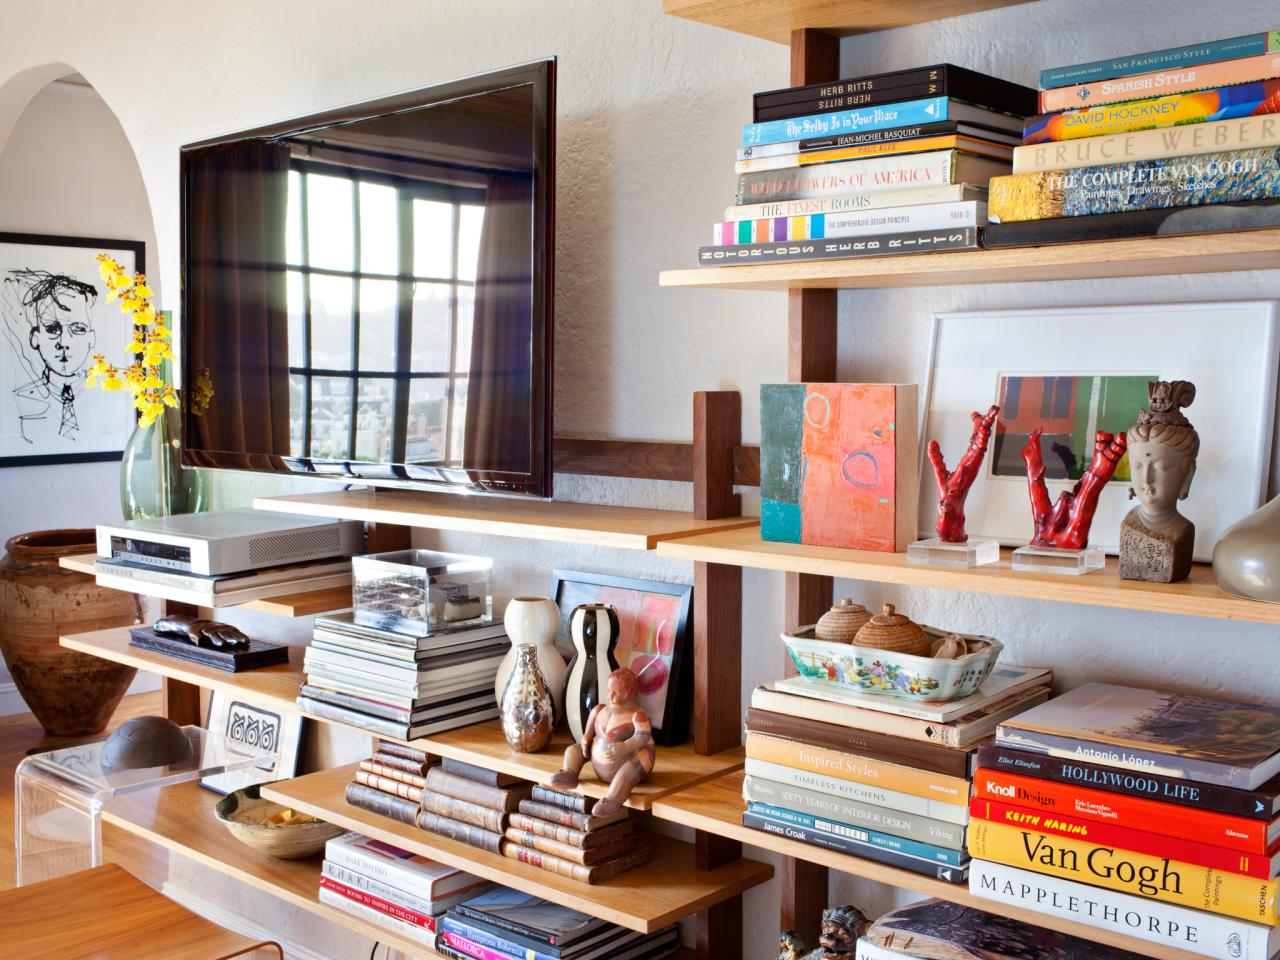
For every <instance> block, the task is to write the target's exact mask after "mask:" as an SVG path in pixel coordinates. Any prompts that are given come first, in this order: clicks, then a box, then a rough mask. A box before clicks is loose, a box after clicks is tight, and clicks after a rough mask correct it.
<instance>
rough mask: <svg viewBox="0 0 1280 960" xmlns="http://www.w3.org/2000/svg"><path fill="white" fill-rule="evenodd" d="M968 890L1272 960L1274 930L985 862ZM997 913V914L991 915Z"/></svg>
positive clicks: (1225, 953) (977, 863) (1117, 928)
mask: <svg viewBox="0 0 1280 960" xmlns="http://www.w3.org/2000/svg"><path fill="white" fill-rule="evenodd" d="M969 892H970V893H972V894H973V895H974V896H975V897H982V898H983V899H985V900H991V901H993V902H995V903H1002V904H1006V905H1009V906H1015V907H1025V908H1027V909H1029V910H1038V911H1040V912H1041V913H1045V914H1048V915H1049V916H1051V917H1057V918H1059V919H1060V920H1073V921H1075V922H1077V923H1082V924H1084V925H1085V926H1089V927H1094V928H1097V929H1099V930H1109V931H1111V932H1112V933H1120V934H1124V935H1125V936H1129V937H1136V938H1137V939H1139V940H1144V941H1146V942H1148V943H1158V944H1160V945H1162V946H1166V947H1172V948H1174V949H1176V950H1185V951H1187V952H1189V953H1196V954H1201V955H1204V956H1208V957H1214V958H1217V960H1270V958H1271V956H1272V954H1273V953H1274V952H1275V947H1276V946H1277V945H1280V944H1277V943H1276V937H1275V936H1274V934H1275V931H1276V929H1277V928H1274V927H1268V926H1266V925H1264V924H1260V923H1249V922H1248V921H1245V920H1237V919H1234V918H1231V917H1224V916H1219V915H1217V914H1213V913H1205V912H1204V911H1201V910H1192V909H1190V908H1188V907H1180V906H1177V905H1176V904H1172V903H1167V902H1165V901H1164V900H1157V899H1152V898H1151V897H1135V896H1132V895H1130V894H1127V893H1117V892H1115V891H1113V890H1103V889H1100V888H1096V887H1087V886H1085V885H1083V884H1080V883H1076V882H1074V881H1072V880H1060V879H1059V878H1057V877H1051V876H1046V875H1044V874H1041V873H1032V872H1031V871H1029V870H1019V869H1017V868H1016V867H1010V866H1006V865H1005V864H1002V863H992V862H989V861H986V860H977V859H974V860H971V861H969ZM993 912H995V913H998V912H999V911H998V910H997V911H993Z"/></svg>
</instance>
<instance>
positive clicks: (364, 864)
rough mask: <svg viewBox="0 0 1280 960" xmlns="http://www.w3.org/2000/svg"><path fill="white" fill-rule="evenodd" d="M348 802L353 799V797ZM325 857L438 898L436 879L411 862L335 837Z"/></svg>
mask: <svg viewBox="0 0 1280 960" xmlns="http://www.w3.org/2000/svg"><path fill="white" fill-rule="evenodd" d="M353 786H354V784H353ZM347 802H348V803H350V802H351V800H350V798H348V800H347ZM352 806H359V804H352ZM365 809H368V808H365ZM339 839H341V838H339ZM324 859H325V863H327V864H328V863H331V864H333V865H335V866H337V867H341V868H343V869H345V870H348V871H350V872H351V873H354V874H359V875H360V876H364V877H368V878H369V879H371V880H377V881H379V882H381V883H384V884H386V885H387V886H389V887H392V888H394V889H395V890H397V891H399V890H414V891H416V892H417V894H418V896H420V897H425V898H426V899H427V900H428V901H431V900H434V899H438V895H437V893H436V881H435V879H434V878H433V877H430V876H424V875H423V874H422V873H421V872H420V871H417V870H414V869H413V867H412V866H411V865H410V864H409V863H401V862H400V861H397V860H388V859H384V858H382V857H377V856H374V855H372V854H369V853H367V852H365V851H364V850H362V849H360V848H359V847H352V846H350V845H348V844H346V843H336V842H334V841H333V840H330V841H329V842H328V843H327V844H325V848H324ZM427 912H428V913H430V912H433V911H427Z"/></svg>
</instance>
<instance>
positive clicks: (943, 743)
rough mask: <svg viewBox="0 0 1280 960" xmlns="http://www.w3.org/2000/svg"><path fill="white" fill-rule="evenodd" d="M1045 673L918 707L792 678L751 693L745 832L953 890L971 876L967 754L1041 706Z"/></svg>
mask: <svg viewBox="0 0 1280 960" xmlns="http://www.w3.org/2000/svg"><path fill="white" fill-rule="evenodd" d="M1050 679H1051V677H1050V673H1049V671H1048V670H1044V669H1039V668H1029V667H997V668H996V669H995V670H994V671H993V672H992V674H991V676H990V677H988V679H987V680H986V682H985V683H984V684H983V686H982V688H981V689H980V690H979V692H978V693H976V694H974V695H972V696H970V697H966V698H964V699H962V700H955V701H951V702H948V703H938V704H933V703H922V702H915V701H911V700H905V699H898V698H895V697H889V696H878V695H874V694H866V695H858V694H853V693H843V692H840V691H835V690H832V688H831V687H830V686H829V685H827V684H824V683H822V682H821V681H815V680H812V679H808V678H804V677H797V678H791V679H786V680H779V681H777V682H775V683H772V684H768V685H766V686H763V687H759V688H757V689H756V691H755V692H754V693H753V694H752V697H751V708H750V709H749V710H748V711H747V718H746V728H747V737H746V754H747V759H746V768H745V770H746V778H745V780H744V781H743V795H744V799H745V800H746V802H747V809H746V812H745V813H744V814H743V821H742V822H743V824H744V825H746V826H748V827H752V828H754V829H757V830H763V831H766V832H768V833H774V834H777V835H779V836H784V837H787V838H789V839H792V840H799V841H800V842H802V843H809V844H813V845H814V846H819V847H824V848H826V849H829V850H836V851H839V852H841V853H847V854H850V855H852V856H856V857H863V858H865V859H868V860H875V861H878V862H880V863H886V864H889V865H890V866H895V867H901V868H902V869H904V870H910V871H912V872H914V873H920V874H924V875H927V876H931V877H936V878H938V879H940V880H946V881H948V882H951V883H963V882H964V881H965V880H966V878H967V876H968V868H969V857H968V854H967V853H966V852H965V830H966V825H967V824H968V822H969V816H970V814H969V795H970V780H971V778H972V773H973V767H974V751H975V749H976V747H977V745H978V743H979V742H980V741H981V740H982V739H983V738H986V737H989V736H990V735H991V733H992V732H993V731H994V729H995V726H996V724H997V723H998V722H999V721H1000V720H1001V719H1003V718H1005V717H1008V716H1010V715H1012V714H1013V713H1016V712H1018V711H1020V710H1024V709H1026V708H1027V707H1029V706H1031V705H1033V704H1038V703H1042V702H1044V701H1045V700H1046V699H1048V696H1049V686H1048V685H1049V681H1050Z"/></svg>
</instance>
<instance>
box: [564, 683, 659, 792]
mask: <svg viewBox="0 0 1280 960" xmlns="http://www.w3.org/2000/svg"><path fill="white" fill-rule="evenodd" d="M607 686H608V688H609V702H608V703H597V704H596V705H595V706H594V707H592V708H591V713H590V715H589V716H588V717H587V724H586V730H585V732H584V733H583V735H582V740H581V741H579V742H578V743H574V744H571V745H570V746H569V748H568V749H567V750H565V752H564V767H563V769H561V770H560V772H559V773H557V774H556V775H555V776H554V777H552V779H551V785H552V786H553V787H557V788H559V789H562V790H572V789H573V788H574V787H576V786H577V785H578V781H579V777H580V776H581V773H582V768H583V766H584V765H585V764H586V762H587V760H588V758H590V760H591V768H592V769H593V770H595V772H596V776H597V777H599V778H600V779H601V781H603V782H604V783H607V784H609V792H608V793H606V794H605V795H604V797H603V798H601V799H600V800H597V801H596V804H595V806H594V807H593V808H592V812H593V813H595V814H598V815H599V816H602V817H607V816H610V815H612V814H614V813H617V812H618V810H620V809H621V808H622V805H623V804H624V803H626V802H627V798H628V797H629V796H631V791H632V790H634V789H635V786H636V784H638V783H640V782H642V781H644V780H646V779H648V777H649V774H650V773H652V772H653V761H654V754H655V749H654V743H653V723H652V722H651V721H650V720H649V715H648V714H647V713H645V711H644V710H643V709H641V707H640V705H639V704H637V703H636V695H637V694H638V693H639V692H640V684H639V681H637V680H636V675H635V674H634V673H632V672H631V671H630V670H628V669H627V668H626V667H619V668H618V669H617V670H615V671H613V673H611V674H609V679H608V681H607Z"/></svg>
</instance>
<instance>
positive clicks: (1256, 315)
mask: <svg viewBox="0 0 1280 960" xmlns="http://www.w3.org/2000/svg"><path fill="white" fill-rule="evenodd" d="M1276 324H1277V312H1276V303H1275V302H1274V301H1269V300H1267V301H1246V302H1225V303H1175V304H1150V305H1145V304H1144V305H1138V306H1098V307H1071V308H1062V309H1037V310H1000V311H981V312H971V313H947V314H939V315H937V316H936V317H935V318H934V341H933V350H932V360H931V363H930V366H931V370H930V376H929V388H928V393H927V401H926V409H927V411H928V413H927V424H926V428H925V434H924V437H923V439H924V440H926V441H928V440H931V439H932V440H937V441H938V442H939V443H940V444H941V446H942V452H943V454H944V456H946V457H947V458H948V460H949V461H950V460H954V459H955V458H958V457H959V456H960V455H961V454H962V453H963V452H964V450H965V448H966V447H967V446H968V444H969V434H970V432H971V430H972V424H971V423H970V420H969V414H970V412H971V411H974V410H985V409H986V408H987V407H988V406H989V405H990V404H992V403H998V404H1000V416H999V419H998V420H997V421H996V426H995V429H994V430H993V432H992V436H991V444H990V448H989V450H988V453H987V457H986V460H985V461H984V464H983V473H982V474H980V475H979V477H978V480H977V482H975V483H974V485H973V487H972V489H971V490H970V492H969V497H968V500H967V502H966V505H965V511H966V514H967V526H968V530H969V534H970V535H971V536H980V537H991V538H994V539H997V540H999V541H1000V542H1001V543H1003V544H1005V545H1006V546H1020V545H1022V544H1025V543H1026V542H1027V541H1028V540H1029V539H1030V537H1031V534H1032V521H1031V509H1030V505H1029V502H1028V497H1027V473H1026V466H1025V464H1024V463H1023V460H1022V448H1023V446H1024V445H1025V444H1026V442H1027V437H1028V435H1029V434H1030V432H1031V431H1032V430H1033V429H1035V428H1036V427H1037V426H1042V427H1043V428H1044V435H1043V438H1042V443H1041V446H1042V449H1043V451H1044V461H1045V470H1046V482H1047V484H1048V487H1049V493H1050V496H1051V497H1052V498H1053V499H1055V500H1056V499H1057V496H1058V493H1059V491H1061V490H1067V489H1070V488H1071V487H1072V486H1073V485H1074V484H1075V482H1076V481H1077V480H1078V479H1079V478H1080V476H1081V473H1082V472H1083V470H1084V469H1086V468H1087V467H1088V465H1089V460H1090V458H1091V457H1092V452H1093V437H1094V434H1095V433H1097V431H1099V430H1105V431H1107V432H1109V433H1118V432H1120V431H1122V430H1123V431H1128V430H1130V429H1131V428H1132V427H1133V425H1134V423H1135V422H1136V421H1137V418H1138V412H1139V411H1140V410H1142V409H1144V408H1145V407H1146V405H1147V383H1148V382H1149V381H1151V380H1190V381H1191V382H1192V383H1194V384H1195V385H1196V399H1195V402H1194V403H1193V404H1192V405H1191V406H1190V407H1188V408H1187V409H1186V411H1185V413H1186V415H1187V417H1188V418H1189V419H1190V420H1191V422H1192V423H1193V424H1194V425H1195V427H1196V430H1197V431H1198V432H1199V434H1200V452H1199V455H1198V457H1197V466H1196V474H1195V479H1194V481H1193V482H1192V485H1191V494H1190V496H1189V497H1188V498H1187V500H1186V501H1184V502H1183V504H1182V505H1181V506H1180V507H1179V510H1180V511H1181V512H1182V514H1183V515H1184V516H1186V517H1187V519H1189V520H1191V521H1192V522H1193V523H1195V525H1196V542H1195V552H1194V556H1195V559H1197V560H1203V561H1207V560H1210V559H1211V558H1212V556H1213V547H1214V544H1216V543H1217V542H1218V539H1219V538H1220V537H1221V536H1222V534H1223V533H1224V532H1225V531H1226V529H1227V527H1229V526H1231V524H1233V523H1235V522H1236V521H1237V520H1239V519H1241V518H1242V517H1245V516H1247V515H1248V514H1250V513H1252V512H1253V511H1254V510H1256V509H1257V508H1258V507H1259V506H1260V505H1261V504H1262V502H1263V500H1264V498H1265V494H1266V484H1267V476H1268V473H1269V471H1270V468H1271V438H1272V430H1273V428H1274V421H1275V409H1276V365H1277V364H1276V348H1277V339H1276ZM925 471H929V472H930V473H929V475H925ZM931 471H932V467H931V466H930V465H929V464H928V462H927V460H926V461H925V463H924V464H923V465H922V467H921V485H920V526H921V527H922V528H928V525H929V524H930V523H931V522H932V520H933V518H934V517H935V516H936V515H937V490H936V487H935V485H934V483H933V477H932V475H931ZM1132 505H1133V504H1132V502H1131V501H1130V500H1129V462H1128V457H1127V456H1126V457H1125V458H1124V459H1123V460H1121V462H1120V465H1119V468H1118V469H1117V470H1116V474H1115V477H1114V478H1113V479H1112V480H1111V482H1110V483H1108V484H1107V487H1106V489H1105V490H1104V491H1103V493H1102V497H1101V499H1100V500H1099V502H1098V510H1097V513H1096V514H1095V515H1094V519H1093V526H1092V528H1091V530H1090V535H1089V543H1090V545H1093V546H1100V547H1103V548H1104V549H1105V550H1107V552H1109V553H1113V554H1114V553H1116V552H1117V550H1118V545H1119V541H1120V521H1121V520H1123V519H1124V516H1125V514H1126V513H1128V512H1129V509H1130V508H1131V507H1132ZM933 533H934V531H933V530H932V529H922V530H921V532H920V535H921V536H933Z"/></svg>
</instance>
